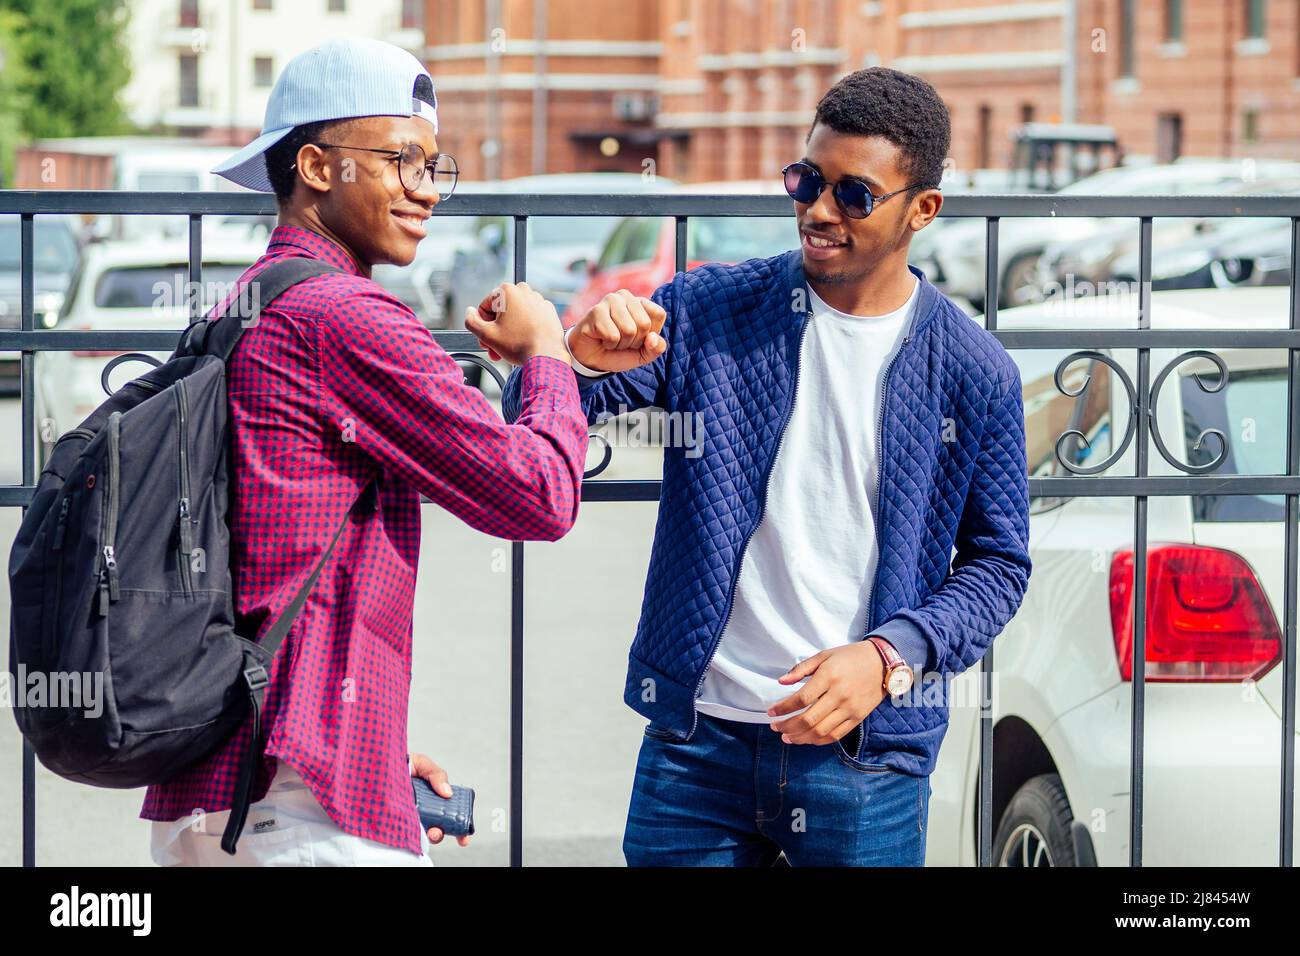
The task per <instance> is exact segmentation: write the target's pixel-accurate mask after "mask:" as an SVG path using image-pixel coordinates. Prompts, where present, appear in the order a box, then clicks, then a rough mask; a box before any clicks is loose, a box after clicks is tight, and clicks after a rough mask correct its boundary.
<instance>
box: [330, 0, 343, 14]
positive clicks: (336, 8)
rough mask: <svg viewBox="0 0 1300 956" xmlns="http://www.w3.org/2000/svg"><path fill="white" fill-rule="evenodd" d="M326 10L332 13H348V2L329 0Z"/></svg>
mask: <svg viewBox="0 0 1300 956" xmlns="http://www.w3.org/2000/svg"><path fill="white" fill-rule="evenodd" d="M325 9H326V10H327V11H328V12H330V13H347V12H348V0H329V3H328V4H326V6H325Z"/></svg>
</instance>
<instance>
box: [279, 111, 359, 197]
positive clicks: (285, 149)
mask: <svg viewBox="0 0 1300 956" xmlns="http://www.w3.org/2000/svg"><path fill="white" fill-rule="evenodd" d="M350 125H351V120H346V119H342V120H322V121H321V122H319V123H304V124H303V125H301V126H295V127H294V128H293V129H291V130H289V132H288V133H287V134H286V135H285V137H284V138H283V139H281V140H280V141H279V142H277V143H276V144H275V145H274V146H272V147H271V148H270V149H268V150H267V151H266V152H265V153H263V154H262V158H263V159H264V160H265V162H266V178H267V179H269V180H270V181H271V188H272V189H273V190H275V198H276V199H277V200H278V201H279V202H280V203H286V202H288V201H289V200H290V199H291V198H292V197H293V184H294V182H296V181H297V179H298V170H297V169H296V168H294V163H296V162H297V160H298V150H300V149H302V148H303V147H304V146H306V145H307V144H308V143H314V142H316V141H317V140H320V139H328V138H330V137H331V136H333V135H336V134H341V133H344V132H345V131H346V129H347V127H348V126H350Z"/></svg>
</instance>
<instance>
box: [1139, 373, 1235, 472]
mask: <svg viewBox="0 0 1300 956" xmlns="http://www.w3.org/2000/svg"><path fill="white" fill-rule="evenodd" d="M1194 358H1203V359H1206V360H1208V361H1210V362H1213V363H1214V365H1215V367H1216V368H1218V370H1219V382H1218V384H1217V385H1215V386H1214V387H1213V388H1210V387H1208V386H1207V385H1206V384H1205V383H1204V382H1203V381H1201V373H1200V372H1193V373H1192V378H1194V379H1195V380H1196V385H1197V387H1198V388H1199V389H1200V390H1201V391H1202V392H1207V393H1210V392H1218V391H1222V390H1223V388H1224V387H1225V386H1226V385H1227V384H1228V366H1227V365H1226V364H1225V363H1224V361H1223V359H1221V358H1220V357H1219V356H1218V355H1216V354H1215V353H1213V352H1210V351H1207V350H1205V349H1193V350H1192V351H1190V352H1184V353H1183V354H1182V355H1179V356H1178V357H1177V358H1175V359H1174V360H1173V361H1172V362H1170V363H1169V364H1168V365H1166V366H1165V367H1164V368H1163V369H1161V370H1160V374H1159V375H1157V376H1156V380H1155V383H1154V384H1153V385H1152V386H1151V402H1150V404H1149V405H1148V406H1147V414H1148V415H1149V416H1150V418H1151V439H1152V441H1154V442H1155V444H1156V448H1157V449H1159V450H1160V454H1161V455H1162V456H1163V457H1164V459H1165V461H1167V462H1169V464H1171V465H1173V466H1174V467H1175V468H1177V469H1178V470H1179V471H1185V472H1187V473H1188V474H1189V475H1203V474H1205V473H1206V472H1209V471H1214V470H1215V469H1217V468H1218V467H1219V466H1220V465H1222V464H1223V463H1224V462H1225V461H1227V460H1228V452H1229V450H1230V448H1231V445H1230V442H1229V440H1228V436H1227V435H1225V434H1224V433H1223V432H1222V431H1221V430H1220V429H1218V428H1206V429H1203V430H1202V431H1201V433H1200V434H1199V435H1197V436H1196V443H1195V444H1194V445H1192V447H1193V448H1197V449H1199V448H1200V447H1201V446H1202V444H1203V443H1204V442H1205V437H1206V436H1207V435H1214V436H1215V437H1217V438H1218V439H1219V445H1220V448H1219V454H1218V455H1217V456H1215V458H1214V460H1213V461H1211V462H1207V463H1206V464H1204V465H1189V464H1187V463H1186V462H1182V461H1179V460H1178V459H1177V458H1175V457H1174V456H1173V455H1171V454H1170V453H1169V449H1168V448H1166V447H1165V443H1164V439H1162V438H1161V437H1160V424H1159V422H1158V421H1157V420H1156V416H1155V408H1156V402H1157V401H1158V400H1159V398H1160V387H1161V386H1162V385H1164V383H1165V379H1166V378H1168V377H1169V373H1170V372H1172V371H1173V370H1174V369H1175V368H1177V367H1178V366H1179V365H1182V364H1183V363H1184V362H1186V361H1187V360H1188V359H1194Z"/></svg>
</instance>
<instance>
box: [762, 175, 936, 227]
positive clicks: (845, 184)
mask: <svg viewBox="0 0 1300 956" xmlns="http://www.w3.org/2000/svg"><path fill="white" fill-rule="evenodd" d="M781 175H782V176H784V177H785V191H786V192H787V193H789V194H790V198H791V199H793V200H794V201H795V202H799V203H804V204H811V203H815V202H816V201H817V197H818V196H820V195H821V194H822V190H824V189H825V188H826V187H827V186H829V185H831V184H830V183H828V182H826V177H824V176H823V175H822V173H821V170H819V169H818V168H817V167H816V166H814V165H812V164H811V163H805V162H798V163H791V164H790V165H789V166H787V167H785V169H783V170H781ZM918 186H923V187H924V186H928V184H927V183H923V182H916V183H912V184H910V185H907V186H904V187H903V188H902V189H895V190H894V191H893V192H892V193H885V194H884V195H883V196H876V195H873V194H872V192H871V189H870V187H868V186H867V184H866V183H864V182H863V181H862V180H861V179H857V178H855V177H853V176H845V177H844V178H843V179H841V180H840V181H839V182H837V183H835V184H834V185H833V186H831V195H832V196H834V197H835V203H836V205H838V206H839V207H840V210H841V211H842V212H843V213H844V215H846V216H848V217H849V218H851V219H866V218H867V217H868V216H870V215H871V210H873V209H875V208H876V204H877V203H882V202H884V201H885V200H887V199H892V198H893V197H894V196H897V195H898V194H899V193H905V192H907V191H908V190H909V189H915V188H917V187H918Z"/></svg>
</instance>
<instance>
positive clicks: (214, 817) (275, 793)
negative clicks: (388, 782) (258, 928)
mask: <svg viewBox="0 0 1300 956" xmlns="http://www.w3.org/2000/svg"><path fill="white" fill-rule="evenodd" d="M277 764H278V768H277V770H276V774H275V779H274V780H273V781H271V789H270V790H269V791H268V792H267V794H266V797H265V798H263V799H262V800H259V801H257V802H256V803H254V804H252V805H251V806H250V807H249V808H248V821H247V823H246V824H245V825H244V832H243V834H242V835H241V836H240V838H239V843H238V845H237V846H236V847H235V855H234V856H231V855H230V854H229V853H227V852H226V851H225V850H223V849H221V834H222V833H223V832H224V831H225V829H226V821H227V819H228V818H229V817H230V811H229V810H222V811H220V812H219V813H208V814H204V815H202V816H194V817H182V818H181V819H179V820H172V821H168V822H165V823H161V822H157V821H155V822H154V824H153V828H152V835H151V840H150V854H151V855H152V857H153V861H154V862H155V863H157V864H158V865H159V866H433V861H432V860H431V859H429V856H428V852H429V838H428V837H427V836H426V835H425V832H424V828H423V827H421V828H420V847H421V849H422V851H423V852H422V853H421V854H420V855H419V856H416V855H415V854H414V853H412V852H411V851H410V850H403V849H401V848H400V847H395V846H388V845H387V844H384V843H379V842H377V841H375V840H367V839H366V838H365V837H359V836H355V835H353V834H351V833H346V832H344V831H343V830H341V829H339V826H338V824H336V823H335V822H334V821H333V820H331V819H330V818H329V814H327V813H326V812H325V810H324V808H323V807H321V805H320V804H319V803H318V802H317V801H316V798H315V797H314V796H312V792H311V790H310V789H308V787H307V784H306V783H304V782H303V780H302V778H301V777H299V776H298V773H297V771H295V770H294V768H293V767H291V766H290V765H289V764H288V763H286V762H285V761H284V760H277ZM411 813H412V814H414V813H415V804H414V802H412V805H411Z"/></svg>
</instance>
